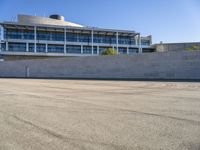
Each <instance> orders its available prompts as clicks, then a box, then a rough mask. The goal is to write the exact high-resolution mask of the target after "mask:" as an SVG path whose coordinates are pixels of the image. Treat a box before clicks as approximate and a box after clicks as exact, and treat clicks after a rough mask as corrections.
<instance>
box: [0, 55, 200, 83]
mask: <svg viewBox="0 0 200 150" xmlns="http://www.w3.org/2000/svg"><path fill="white" fill-rule="evenodd" d="M26 76H29V77H32V78H83V79H88V78H96V79H187V80H188V79H200V51H192V52H189V51H179V52H163V53H147V54H138V55H132V56H131V55H118V56H97V57H71V58H55V59H47V60H22V61H5V62H0V77H26Z"/></svg>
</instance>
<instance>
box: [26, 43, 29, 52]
mask: <svg viewBox="0 0 200 150" xmlns="http://www.w3.org/2000/svg"><path fill="white" fill-rule="evenodd" d="M26 52H29V43H28V42H27V43H26Z"/></svg>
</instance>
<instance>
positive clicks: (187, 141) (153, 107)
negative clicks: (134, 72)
mask: <svg viewBox="0 0 200 150" xmlns="http://www.w3.org/2000/svg"><path fill="white" fill-rule="evenodd" d="M65 149H66V150H162V149H163V150H200V83H199V82H150V81H95V80H93V81H92V80H91V81H87V80H36V79H35V80H34V79H27V80H26V79H0V150H65Z"/></svg>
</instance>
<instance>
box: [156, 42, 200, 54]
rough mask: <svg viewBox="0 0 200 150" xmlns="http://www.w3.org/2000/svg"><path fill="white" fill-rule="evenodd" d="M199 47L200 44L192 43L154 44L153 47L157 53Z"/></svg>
mask: <svg viewBox="0 0 200 150" xmlns="http://www.w3.org/2000/svg"><path fill="white" fill-rule="evenodd" d="M194 45H195V46H198V47H200V42H193V43H163V44H155V45H154V47H155V49H156V51H157V52H166V51H183V50H187V49H188V48H191V47H192V46H194Z"/></svg>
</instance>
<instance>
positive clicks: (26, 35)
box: [4, 29, 34, 40]
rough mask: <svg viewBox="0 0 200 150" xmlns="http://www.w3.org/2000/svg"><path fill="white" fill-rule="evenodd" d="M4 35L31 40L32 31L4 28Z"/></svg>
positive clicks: (8, 37) (9, 37)
mask: <svg viewBox="0 0 200 150" xmlns="http://www.w3.org/2000/svg"><path fill="white" fill-rule="evenodd" d="M4 37H5V38H6V39H23V40H33V39H34V31H33V30H25V29H5V30H4Z"/></svg>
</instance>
